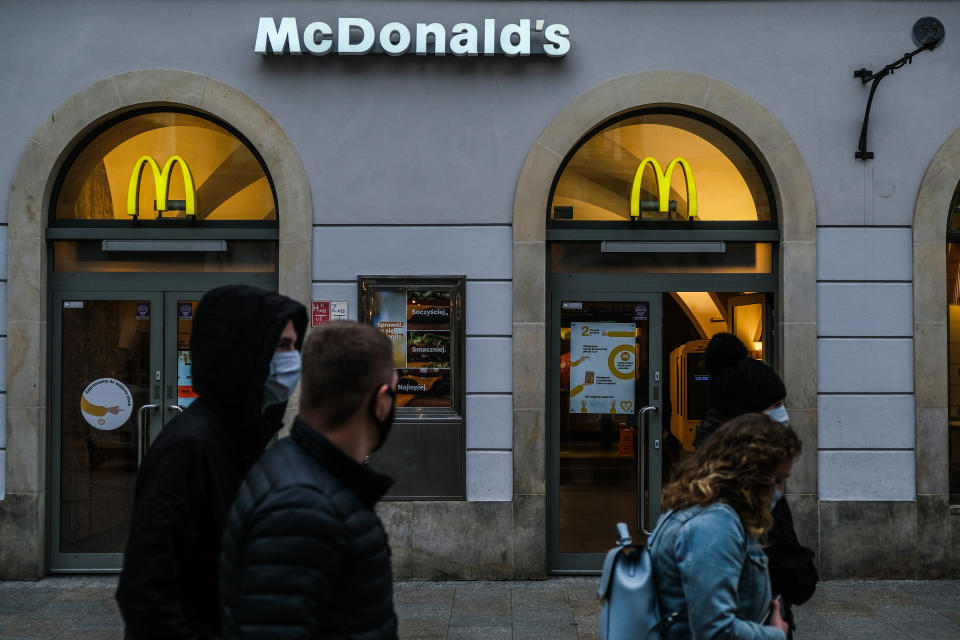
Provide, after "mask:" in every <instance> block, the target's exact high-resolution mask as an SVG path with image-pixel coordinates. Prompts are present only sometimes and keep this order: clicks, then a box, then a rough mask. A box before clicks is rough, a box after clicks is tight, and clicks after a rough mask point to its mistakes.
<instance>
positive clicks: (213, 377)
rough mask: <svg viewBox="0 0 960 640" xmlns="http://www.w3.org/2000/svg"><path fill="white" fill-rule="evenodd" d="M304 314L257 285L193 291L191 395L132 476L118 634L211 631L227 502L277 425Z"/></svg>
mask: <svg viewBox="0 0 960 640" xmlns="http://www.w3.org/2000/svg"><path fill="white" fill-rule="evenodd" d="M306 324H307V315H306V309H305V308H304V307H303V305H301V304H299V303H298V302H295V301H293V300H291V299H290V298H287V297H286V296H282V295H279V294H276V293H270V292H267V291H263V290H261V289H256V288H254V287H249V286H242V285H241V286H226V287H219V288H217V289H213V290H211V291H209V292H208V293H207V294H206V295H204V296H203V298H202V299H201V300H200V303H199V304H198V306H197V310H196V313H195V316H194V319H193V332H192V335H191V340H190V348H191V350H192V376H193V386H194V390H195V391H196V392H197V395H198V397H197V398H196V400H194V402H193V403H192V404H191V405H190V406H189V407H188V408H187V409H186V410H185V411H184V412H183V414H181V415H180V416H178V417H176V418H174V419H173V420H171V421H170V422H169V423H168V424H167V425H166V426H165V427H164V428H163V430H162V431H161V432H160V434H159V435H158V436H157V439H156V441H155V442H154V443H153V445H152V446H151V447H150V449H149V450H148V451H147V454H146V455H145V456H144V458H143V462H142V464H141V466H140V471H139V474H138V476H137V486H136V496H135V500H134V507H133V519H132V523H131V531H130V537H129V539H128V540H127V547H126V553H125V556H124V563H123V573H122V575H121V576H120V584H119V587H118V589H117V594H116V597H117V602H118V603H119V605H120V612H121V614H122V615H123V620H124V623H125V625H126V637H127V638H130V639H137V640H139V639H141V638H164V639H165V640H175V639H181V638H182V639H187V638H189V639H197V638H214V637H218V636H219V634H220V616H219V596H218V591H217V562H218V559H219V556H220V544H221V538H222V535H223V528H224V524H225V522H226V518H227V511H228V510H229V508H230V504H231V503H232V502H233V499H234V496H235V495H236V491H237V487H239V485H240V482H241V481H242V480H243V477H244V475H245V474H246V472H247V470H248V469H249V468H250V467H251V466H252V465H253V463H254V462H256V460H257V459H258V458H259V457H260V455H261V454H262V453H263V451H264V448H265V446H266V444H267V442H268V441H269V440H270V438H272V437H273V436H274V435H275V434H276V432H277V431H278V430H279V429H280V427H281V426H282V417H283V412H284V409H285V407H286V399H287V398H288V397H289V394H291V393H292V392H293V388H294V387H295V386H296V382H297V379H298V377H299V368H300V365H299V349H300V345H301V343H302V340H303V334H304V331H305V329H306Z"/></svg>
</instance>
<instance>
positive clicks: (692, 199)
mask: <svg viewBox="0 0 960 640" xmlns="http://www.w3.org/2000/svg"><path fill="white" fill-rule="evenodd" d="M647 165H650V166H651V167H653V176H654V181H655V182H656V185H657V197H658V204H659V207H660V208H659V211H660V213H669V212H670V182H671V181H672V180H673V171H674V170H675V169H676V168H677V167H680V170H681V171H683V177H684V178H685V179H686V181H687V216H688V217H690V218H696V217H697V183H696V181H695V180H694V179H693V169H691V168H690V163H689V162H687V161H686V159H684V158H680V157H677V158H674V159H673V160H671V161H670V164H668V165H667V170H666V171H664V170H663V169H661V168H660V163H659V162H657V161H656V160H655V159H654V158H651V157H650V156H647V157H646V158H644V159H643V160H642V161H641V162H640V166H639V167H637V172H636V174H634V176H633V187H632V188H631V189H630V217H631V218H633V219H636V218H639V217H640V183H641V181H642V180H643V172H644V170H645V169H646V168H647Z"/></svg>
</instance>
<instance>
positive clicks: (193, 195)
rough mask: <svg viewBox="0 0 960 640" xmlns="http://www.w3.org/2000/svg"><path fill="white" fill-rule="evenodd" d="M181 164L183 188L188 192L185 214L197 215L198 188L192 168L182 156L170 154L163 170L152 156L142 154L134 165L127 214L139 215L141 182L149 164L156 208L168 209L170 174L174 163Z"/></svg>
mask: <svg viewBox="0 0 960 640" xmlns="http://www.w3.org/2000/svg"><path fill="white" fill-rule="evenodd" d="M175 164H179V165H180V171H181V173H182V174H183V190H184V192H185V193H186V195H185V200H184V214H186V215H187V216H195V215H197V189H196V187H195V186H194V183H193V174H191V173H190V168H189V167H188V166H187V163H186V162H185V161H184V159H183V158H181V157H180V156H170V158H169V159H168V160H167V162H166V164H164V165H163V170H162V171H161V170H160V165H158V164H157V161H156V160H154V159H153V158H151V157H150V156H142V157H141V158H140V159H139V160H137V162H136V164H134V165H133V172H132V173H131V174H130V183H129V184H128V185H127V215H128V216H132V217H137V216H138V215H139V213H140V212H139V206H138V201H139V200H140V182H141V177H142V175H143V167H144V165H149V166H150V169H151V170H152V173H153V184H154V189H156V193H157V198H156V208H157V211H166V210H167V196H168V195H169V193H170V174H171V173H173V165H175Z"/></svg>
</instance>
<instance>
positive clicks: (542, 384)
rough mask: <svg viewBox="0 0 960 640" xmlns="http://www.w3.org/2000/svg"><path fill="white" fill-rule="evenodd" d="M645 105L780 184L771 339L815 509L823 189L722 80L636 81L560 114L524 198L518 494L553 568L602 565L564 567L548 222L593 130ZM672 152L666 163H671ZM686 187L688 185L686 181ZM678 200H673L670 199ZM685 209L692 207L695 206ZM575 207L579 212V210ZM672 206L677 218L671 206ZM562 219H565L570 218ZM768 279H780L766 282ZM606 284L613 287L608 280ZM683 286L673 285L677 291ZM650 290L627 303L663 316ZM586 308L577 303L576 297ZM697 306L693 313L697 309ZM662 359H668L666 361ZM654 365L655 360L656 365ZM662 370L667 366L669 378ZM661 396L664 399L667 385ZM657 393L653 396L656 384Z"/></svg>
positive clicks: (517, 205) (779, 132)
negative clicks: (736, 151)
mask: <svg viewBox="0 0 960 640" xmlns="http://www.w3.org/2000/svg"><path fill="white" fill-rule="evenodd" d="M638 110H650V111H651V112H658V111H659V112H661V113H666V112H669V111H672V110H676V111H678V112H682V113H683V114H686V115H688V116H690V117H693V118H695V119H696V118H699V119H702V120H704V121H706V122H709V123H713V124H715V125H717V126H719V127H721V128H723V129H724V130H726V131H728V132H729V133H730V134H731V135H732V136H733V137H734V138H735V139H737V140H740V141H742V142H743V143H744V145H745V146H746V148H747V149H749V150H750V151H751V153H752V154H753V157H754V158H755V159H756V165H757V167H758V169H759V170H761V171H762V172H763V173H764V175H766V176H768V177H769V182H770V190H769V199H770V202H771V206H772V208H773V210H775V211H777V212H778V213H779V220H780V221H781V223H780V224H779V225H778V226H779V229H778V230H777V229H776V227H775V228H774V233H775V235H778V238H777V239H778V240H779V245H778V251H777V254H776V258H773V260H775V264H771V267H772V268H773V272H772V273H777V274H780V275H778V276H772V277H773V278H774V280H775V281H777V282H775V284H774V286H773V287H771V288H772V289H774V291H772V292H771V293H773V294H774V300H775V304H777V306H778V308H777V309H776V321H775V322H772V323H769V324H768V325H767V326H768V328H769V329H770V333H769V337H768V340H769V341H770V346H771V347H772V349H770V350H771V351H772V352H773V353H778V354H781V357H780V361H779V362H778V363H777V364H778V368H779V369H780V370H781V371H782V374H783V377H784V380H785V382H786V384H787V387H788V389H789V394H790V399H791V418H792V420H791V422H792V424H794V426H795V427H796V428H797V430H798V432H799V433H800V435H801V437H802V438H803V440H804V443H805V448H804V455H803V457H802V459H801V460H800V462H799V464H798V465H797V470H796V471H795V473H794V477H793V478H792V479H791V486H790V487H789V488H788V489H789V493H791V494H792V496H791V504H795V503H803V506H802V507H800V508H804V509H813V510H815V509H816V500H817V496H816V391H815V390H816V356H815V354H816V305H815V301H814V300H813V299H812V296H811V295H810V292H812V291H814V290H815V278H816V275H815V264H816V260H815V256H816V252H815V217H816V216H815V207H814V199H813V191H812V187H811V184H810V180H809V176H808V174H807V172H806V169H805V167H804V163H803V161H802V158H801V157H800V154H799V152H798V151H797V149H796V147H795V146H794V144H793V143H792V141H791V140H790V138H789V136H788V135H787V133H786V132H785V131H784V130H783V128H782V126H781V125H780V124H779V123H778V122H777V121H776V120H775V119H774V118H773V117H772V116H771V115H770V114H769V112H767V111H766V110H765V109H764V108H763V107H762V106H760V105H759V104H757V103H756V102H755V101H753V100H752V99H750V98H749V97H748V96H746V95H744V94H742V93H740V92H739V91H737V90H735V89H733V88H731V87H729V86H727V85H725V84H723V83H720V82H717V81H714V80H711V79H709V78H706V77H703V76H699V75H695V74H689V73H678V72H647V73H639V74H635V75H632V76H626V77H624V78H618V79H615V80H612V81H609V82H607V83H604V84H602V85H600V86H598V87H596V88H594V89H592V90H591V91H589V92H587V93H586V94H584V95H583V96H581V97H580V98H578V99H577V100H576V101H574V102H573V103H572V104H571V105H570V106H569V107H567V108H566V109H564V110H563V111H562V112H561V113H560V114H559V115H558V116H557V117H556V118H554V119H553V121H552V122H551V123H550V124H549V125H548V126H547V128H546V129H545V130H544V132H543V133H542V134H541V136H540V138H539V139H538V141H537V142H536V144H535V145H534V146H533V148H532V150H531V152H530V154H529V155H528V157H527V160H526V163H525V164H524V168H523V171H522V173H521V176H520V179H519V182H518V187H517V193H516V198H515V201H514V227H513V230H514V307H513V314H514V345H515V346H514V381H515V382H514V425H515V426H514V429H515V436H514V442H515V449H514V469H515V474H514V475H515V491H514V496H515V501H516V502H517V503H518V505H517V506H518V508H519V509H521V510H522V511H521V513H522V512H523V511H527V512H528V513H534V512H535V511H539V512H540V513H541V514H542V515H543V519H542V520H541V522H544V523H553V525H552V526H551V525H549V524H548V526H547V527H545V529H546V530H545V531H544V532H543V536H542V538H541V542H542V544H543V547H541V548H547V547H549V548H551V549H553V550H554V553H552V554H551V557H550V558H549V560H548V559H547V558H544V564H545V565H548V566H547V568H549V569H550V570H553V571H578V570H590V569H593V570H595V569H597V568H599V567H592V565H591V562H593V560H595V558H585V559H583V562H579V561H578V562H573V563H569V564H565V563H564V562H563V561H562V560H561V559H560V558H559V557H558V554H559V553H560V552H559V544H558V540H557V534H556V531H557V528H558V526H559V525H558V517H559V506H558V505H557V503H558V496H557V495H555V494H557V493H558V491H559V489H558V487H557V486H556V484H557V483H554V482H551V481H550V478H551V477H554V478H555V477H556V476H557V472H558V469H557V467H558V466H559V459H558V457H557V456H555V455H553V454H552V452H553V451H554V450H555V449H556V446H555V445H556V440H557V439H558V438H559V436H560V433H559V431H558V427H556V426H554V425H553V424H552V423H551V417H550V416H551V412H556V408H555V407H553V406H551V404H548V403H552V402H553V400H552V396H551V385H552V384H553V383H552V382H551V379H552V377H553V378H554V379H556V380H559V378H560V375H561V374H560V373H559V371H554V369H558V367H554V366H553V364H555V362H554V361H559V360H560V358H559V356H558V355H557V354H555V353H553V352H554V351H556V350H557V349H556V347H551V341H553V340H555V339H556V336H554V335H553V333H556V332H555V331H553V328H554V327H553V324H554V320H553V319H552V317H551V316H558V319H559V320H560V324H559V325H558V326H559V328H562V325H563V322H562V318H559V315H561V314H562V311H563V308H562V303H563V302H564V301H563V300H560V301H554V300H552V297H553V296H552V294H551V290H552V289H551V288H552V286H553V284H552V282H553V280H554V278H552V277H549V276H548V274H549V273H550V272H549V267H550V266H551V265H552V264H553V259H554V255H555V251H554V249H553V248H551V243H553V242H556V241H558V240H560V239H561V238H559V237H556V234H555V233H554V231H553V230H552V228H550V227H548V212H550V215H552V208H551V207H552V206H553V203H552V202H550V200H549V198H550V195H551V193H552V191H551V187H552V185H553V183H554V180H555V179H556V178H557V176H558V175H559V173H560V170H561V168H562V167H563V163H564V161H565V159H567V158H568V157H569V154H570V152H571V150H572V149H575V147H576V146H577V145H578V143H579V142H580V141H582V140H584V139H585V138H586V137H587V136H586V134H587V133H588V132H590V131H591V130H593V129H594V128H595V127H597V126H598V124H600V125H605V124H608V123H610V122H613V121H615V120H616V119H618V118H622V117H624V116H626V115H628V114H632V113H635V112H637V111H638ZM672 157H674V156H673V155H671V156H670V157H666V158H662V159H659V161H660V162H661V163H663V164H667V163H669V162H670V161H671V158H672ZM641 159H642V158H641ZM638 164H639V162H638ZM636 168H637V167H634V169H633V170H634V171H635V170H636ZM677 173H679V172H677ZM694 173H696V169H694ZM678 184H679V185H680V186H681V188H682V186H683V179H682V178H680V179H679V182H678ZM641 191H642V188H641ZM628 195H629V194H628ZM628 195H627V196H624V198H625V199H626V198H627V197H628ZM651 199H653V198H651ZM667 199H668V200H669V199H673V198H672V197H671V196H668V198H667ZM680 199H683V198H680ZM641 200H642V198H641ZM685 204H686V205H687V206H688V207H689V202H687V203H685ZM560 205H561V206H569V205H563V204H562V203H560ZM574 208H575V209H574V216H576V205H574ZM640 208H641V209H642V205H641V207H640ZM679 208H680V207H679V201H678V207H677V209H679ZM666 211H667V212H668V215H669V211H670V207H669V204H668V206H667V207H666ZM688 212H689V208H688ZM560 213H561V215H566V213H567V212H565V211H561V212H560ZM625 224H629V223H625ZM767 231H768V232H769V231H770V229H767ZM661 239H662V240H666V239H667V238H666V237H665V236H664V237H662V238H661ZM604 240H609V239H606V238H599V236H598V237H596V238H593V239H592V240H591V241H596V242H597V244H599V243H600V242H602V241H604ZM630 240H638V239H637V238H631V239H630ZM713 240H714V241H717V240H718V239H713ZM769 276H771V274H766V276H765V277H769ZM604 280H605V281H607V282H609V281H610V279H609V278H605V279H604ZM631 286H632V285H631ZM682 290H683V288H674V289H672V291H674V292H677V291H682ZM696 290H699V291H707V292H709V291H714V292H722V291H723V290H724V288H723V287H722V286H721V287H712V286H711V287H706V286H704V287H700V288H698V289H695V291H696ZM755 290H756V288H754V287H739V286H738V287H735V288H732V289H728V290H727V291H726V292H727V293H746V292H748V291H755ZM761 291H762V289H761ZM639 293H644V292H641V291H639V290H638V291H632V292H630V300H621V301H620V302H624V301H625V302H629V303H632V307H631V308H633V309H636V307H637V305H638V304H640V303H644V302H646V303H647V313H648V314H650V313H656V312H657V309H661V312H662V307H663V306H664V305H663V298H662V297H661V298H660V299H659V300H653V299H651V300H647V299H644V300H640V299H639V298H638V297H637V296H636V294H639ZM645 293H649V292H645ZM671 300H673V297H671ZM577 301H578V300H574V299H571V300H569V301H568V302H577ZM605 301H613V298H610V300H603V301H601V302H605ZM555 303H556V304H555ZM628 306H630V305H628ZM678 306H682V305H678ZM687 306H688V308H689V304H687ZM684 313H686V312H684ZM639 315H642V314H639ZM648 317H649V316H648ZM627 321H629V319H627ZM551 332H553V333H551ZM560 355H562V353H561V354H560ZM662 355H663V354H662V353H661V354H659V356H660V357H661V359H662ZM571 357H572V356H571ZM655 360H656V358H650V361H651V362H653V361H655ZM663 373H664V372H663V370H662V369H661V371H660V374H661V376H662V375H663ZM655 375H656V369H652V370H651V372H650V376H651V377H650V379H651V380H652V379H653V376H655ZM660 391H661V393H662V391H663V389H661V390H660ZM649 392H650V393H651V394H652V393H653V389H650V390H649ZM661 402H662V396H661ZM793 416H796V417H793ZM548 471H549V473H548ZM641 493H642V492H641ZM650 515H652V514H650ZM809 526H810V527H812V528H813V529H814V530H811V531H804V532H802V535H804V539H814V540H815V539H816V534H817V532H816V530H815V527H816V523H815V519H811V521H810V522H809ZM612 535H613V534H612V532H610V533H609V534H608V536H609V537H610V539H612ZM548 539H549V544H548ZM607 546H609V543H608V544H607ZM581 565H582V566H581ZM588 565H591V566H588Z"/></svg>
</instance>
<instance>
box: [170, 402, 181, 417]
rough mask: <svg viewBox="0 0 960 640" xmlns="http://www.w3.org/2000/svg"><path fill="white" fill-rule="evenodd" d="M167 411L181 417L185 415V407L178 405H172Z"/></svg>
mask: <svg viewBox="0 0 960 640" xmlns="http://www.w3.org/2000/svg"><path fill="white" fill-rule="evenodd" d="M167 411H176V412H177V415H180V414H181V413H183V407H181V406H180V405H178V404H171V405H170V406H169V407H167Z"/></svg>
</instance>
